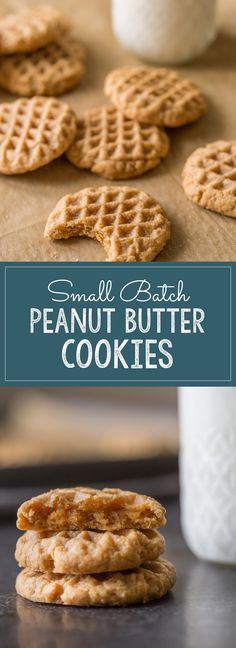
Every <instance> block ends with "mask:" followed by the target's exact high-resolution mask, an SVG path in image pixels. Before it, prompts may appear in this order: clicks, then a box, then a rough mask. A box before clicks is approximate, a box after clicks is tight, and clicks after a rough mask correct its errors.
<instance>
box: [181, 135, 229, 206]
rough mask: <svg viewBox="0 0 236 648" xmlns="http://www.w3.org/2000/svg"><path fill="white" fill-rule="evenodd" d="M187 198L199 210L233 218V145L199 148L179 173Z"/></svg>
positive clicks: (223, 143)
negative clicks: (197, 206)
mask: <svg viewBox="0 0 236 648" xmlns="http://www.w3.org/2000/svg"><path fill="white" fill-rule="evenodd" d="M183 186H184V190H185V193H186V194H187V196H188V197H189V198H190V199H191V200H193V202H196V203H198V204H199V205H201V206H202V207H205V208H207V209H212V210H213V211H216V212H220V213H222V214H225V215H227V216H232V217H235V216H236V141H235V142H227V141H218V142H213V143H211V144H208V145H207V146H205V147H202V148H199V149H197V150H196V151H194V152H193V153H192V155H191V156H190V157H189V158H188V160H187V162H186V164H185V167H184V170H183Z"/></svg>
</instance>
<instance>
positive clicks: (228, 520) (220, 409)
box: [179, 387, 236, 565]
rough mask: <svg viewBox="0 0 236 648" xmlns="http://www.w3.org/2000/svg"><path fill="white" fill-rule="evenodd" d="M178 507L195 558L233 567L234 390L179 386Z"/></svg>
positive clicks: (235, 508) (235, 499)
mask: <svg viewBox="0 0 236 648" xmlns="http://www.w3.org/2000/svg"><path fill="white" fill-rule="evenodd" d="M179 420H180V505H181V523H182V530H183V535H184V538H185V540H186V543H187V545H188V546H189V548H190V549H191V550H192V551H193V553H194V554H195V555H196V556H197V557H198V558H203V559H205V560H210V561H214V562H221V563H228V564H234V565H236V387H181V388H180V389H179Z"/></svg>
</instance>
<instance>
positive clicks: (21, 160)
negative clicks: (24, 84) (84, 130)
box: [0, 97, 76, 175]
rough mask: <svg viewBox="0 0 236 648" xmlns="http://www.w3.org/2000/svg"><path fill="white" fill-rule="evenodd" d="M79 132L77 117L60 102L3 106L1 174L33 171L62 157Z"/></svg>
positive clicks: (30, 101)
mask: <svg viewBox="0 0 236 648" xmlns="http://www.w3.org/2000/svg"><path fill="white" fill-rule="evenodd" d="M75 132H76V117H75V114H74V112H73V110H72V108H70V106H68V105H67V104H66V103H63V102H61V101H59V100H57V99H53V98H51V99H47V98H45V97H34V98H33V99H17V100H16V101H13V102H12V103H3V104H0V172H1V173H4V174H7V175H12V174H15V173H26V172H27V171H33V170H34V169H38V168H39V167H41V166H44V165H45V164H48V163H49V162H51V160H54V159H55V158H57V157H59V156H60V155H62V153H64V152H65V150H66V149H67V148H68V146H70V144H71V142H72V140H73V139H74V136H75Z"/></svg>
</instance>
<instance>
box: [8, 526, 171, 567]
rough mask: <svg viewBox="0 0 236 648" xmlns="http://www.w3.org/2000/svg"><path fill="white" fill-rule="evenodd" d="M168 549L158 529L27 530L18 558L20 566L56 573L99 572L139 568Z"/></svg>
mask: <svg viewBox="0 0 236 648" xmlns="http://www.w3.org/2000/svg"><path fill="white" fill-rule="evenodd" d="M164 550H165V540H164V538H163V536H162V535H161V534H160V533H158V531H154V530H151V529H149V530H147V531H138V530H137V529H125V530H124V531H113V532H112V531H105V532H98V531H61V532H59V533H50V532H48V533H47V532H45V531H27V532H26V533H24V535H23V536H21V537H20V538H19V540H18V541H17V545H16V553H15V558H16V560H17V561H18V563H19V565H20V567H29V568H30V569H33V570H35V571H50V572H54V573H56V574H96V573H101V572H112V571H120V570H123V569H131V568H134V567H139V566H140V565H141V564H142V563H143V562H146V561H147V560H155V559H156V558H158V557H159V556H160V554H161V553H163V552H164Z"/></svg>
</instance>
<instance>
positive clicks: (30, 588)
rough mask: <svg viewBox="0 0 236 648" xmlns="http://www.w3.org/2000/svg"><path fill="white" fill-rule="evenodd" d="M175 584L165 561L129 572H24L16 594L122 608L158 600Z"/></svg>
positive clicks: (38, 599) (40, 600)
mask: <svg viewBox="0 0 236 648" xmlns="http://www.w3.org/2000/svg"><path fill="white" fill-rule="evenodd" d="M175 581H176V571H175V568H174V566H173V565H172V564H171V563H170V562H168V561H167V560H155V561H152V562H147V563H145V564H144V565H143V566H142V567H139V568H138V569H134V570H130V571H120V572H113V573H109V574H97V575H94V574H93V575H84V576H78V575H77V576H75V575H73V576H72V575H69V574H68V575H60V574H52V573H50V572H49V573H46V572H45V573H40V572H37V571H32V570H30V569H23V571H22V572H20V574H19V575H18V576H17V579H16V591H17V593H18V594H20V595H21V596H23V597H24V598H26V599H29V600H30V601H35V602H38V603H53V604H61V605H79V606H84V607H88V606H99V607H104V606H114V605H119V606H121V605H130V604H134V603H147V602H148V601H151V600H153V599H159V598H161V597H162V596H164V595H165V594H167V592H168V591H169V590H170V589H171V588H172V587H173V586H174V584H175Z"/></svg>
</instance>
